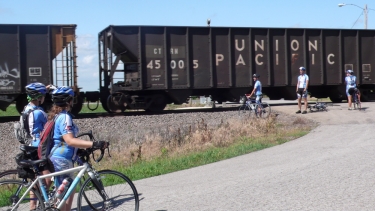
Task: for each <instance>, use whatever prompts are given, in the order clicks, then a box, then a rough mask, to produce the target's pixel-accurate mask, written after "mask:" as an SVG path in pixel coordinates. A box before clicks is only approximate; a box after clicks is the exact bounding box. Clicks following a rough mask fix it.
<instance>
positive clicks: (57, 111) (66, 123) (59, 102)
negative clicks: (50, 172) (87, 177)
mask: <svg viewBox="0 0 375 211" xmlns="http://www.w3.org/2000/svg"><path fill="white" fill-rule="evenodd" d="M73 98H74V92H73V90H72V89H71V88H70V87H65V86H63V87H58V88H56V89H55V90H54V91H53V92H52V101H53V103H54V105H53V107H52V109H51V111H50V113H49V115H48V119H49V120H52V119H54V120H55V126H54V134H53V140H54V146H53V148H52V149H51V157H50V159H51V161H52V163H53V166H54V168H55V171H56V172H58V171H62V170H66V169H70V168H72V167H73V161H74V160H75V159H76V158H75V157H76V153H77V150H78V148H82V149H87V148H93V149H104V148H106V147H107V145H108V142H104V141H95V142H89V141H84V140H81V139H78V138H75V137H76V136H77V135H78V127H77V125H76V124H74V123H73V120H72V116H71V115H70V114H69V111H70V110H71V108H72V106H73ZM66 177H71V178H72V179H74V175H73V174H67V175H61V176H57V177H55V185H56V187H59V186H60V184H61V183H62V181H63V180H64V179H65V178H66ZM73 198H74V193H73V194H72V195H71V196H70V197H69V199H68V200H67V201H66V204H65V206H63V208H62V209H61V210H70V209H71V206H72V202H73Z"/></svg>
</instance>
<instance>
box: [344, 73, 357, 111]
mask: <svg viewBox="0 0 375 211" xmlns="http://www.w3.org/2000/svg"><path fill="white" fill-rule="evenodd" d="M353 74H354V72H353V70H347V71H346V77H345V84H346V96H347V97H348V106H349V108H348V110H352V95H353V94H354V92H355V89H356V88H357V84H356V80H357V77H356V76H355V75H353Z"/></svg>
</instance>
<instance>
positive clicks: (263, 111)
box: [255, 103, 271, 118]
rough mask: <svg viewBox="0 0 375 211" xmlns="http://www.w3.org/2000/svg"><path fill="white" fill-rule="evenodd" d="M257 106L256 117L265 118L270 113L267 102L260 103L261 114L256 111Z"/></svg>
mask: <svg viewBox="0 0 375 211" xmlns="http://www.w3.org/2000/svg"><path fill="white" fill-rule="evenodd" d="M258 106H259V105H257V107H256V108H255V111H256V112H255V113H256V117H261V118H267V117H269V115H270V114H271V106H270V105H269V104H268V103H261V111H260V112H261V114H260V113H259V112H258Z"/></svg>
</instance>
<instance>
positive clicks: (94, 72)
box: [77, 34, 99, 91]
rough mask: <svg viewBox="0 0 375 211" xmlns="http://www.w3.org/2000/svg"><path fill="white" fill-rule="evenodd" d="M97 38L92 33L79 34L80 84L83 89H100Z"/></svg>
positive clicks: (78, 60) (78, 63) (78, 62)
mask: <svg viewBox="0 0 375 211" xmlns="http://www.w3.org/2000/svg"><path fill="white" fill-rule="evenodd" d="M97 42H98V41H97V38H96V37H95V36H93V35H91V34H81V35H77V56H78V58H77V65H78V69H77V71H78V86H79V87H81V88H82V89H81V91H97V90H98V89H99V67H98V45H97Z"/></svg>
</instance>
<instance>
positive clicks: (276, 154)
mask: <svg viewBox="0 0 375 211" xmlns="http://www.w3.org/2000/svg"><path fill="white" fill-rule="evenodd" d="M374 105H375V104H373V103H363V104H362V107H364V108H365V109H364V110H362V111H348V110H347V105H346V104H334V105H333V106H330V107H329V108H328V109H329V110H328V111H327V112H314V113H308V114H304V115H302V114H294V112H295V111H296V110H297V109H296V108H297V106H296V105H293V106H282V107H274V108H273V110H274V111H276V112H280V111H282V112H285V113H291V114H294V115H301V118H311V119H314V120H315V121H318V122H319V123H320V125H319V126H318V127H317V128H316V129H314V130H313V131H311V132H310V133H309V134H308V135H306V136H304V137H301V138H299V139H296V140H294V141H290V142H288V143H285V144H282V145H279V146H275V147H272V148H268V149H264V150H261V151H258V152H254V153H250V154H247V155H243V156H239V157H236V158H233V159H228V160H225V161H221V162H217V163H213V164H209V165H205V166H200V167H196V168H192V169H188V170H184V171H179V172H175V173H171V174H167V175H162V176H158V177H153V178H148V179H143V180H139V181H135V185H136V187H137V189H138V192H139V194H140V199H141V201H140V208H141V210H375V162H374V160H375V138H374V133H373V131H374V128H375V127H374V126H375V124H374V117H375V115H374V114H375V111H374V110H375V109H372V107H374ZM280 115H282V113H280Z"/></svg>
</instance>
